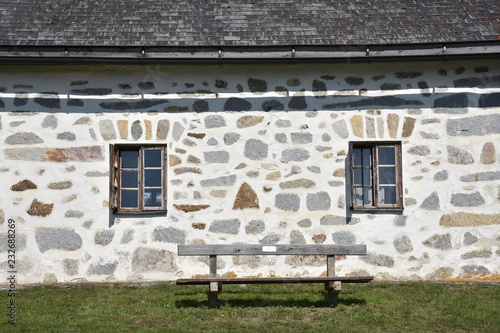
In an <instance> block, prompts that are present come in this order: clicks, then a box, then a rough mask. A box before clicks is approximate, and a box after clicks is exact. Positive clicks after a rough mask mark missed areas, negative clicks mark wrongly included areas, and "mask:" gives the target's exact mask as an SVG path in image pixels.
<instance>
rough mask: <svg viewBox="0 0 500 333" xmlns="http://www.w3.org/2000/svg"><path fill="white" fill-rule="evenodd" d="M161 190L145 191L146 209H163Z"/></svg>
mask: <svg viewBox="0 0 500 333" xmlns="http://www.w3.org/2000/svg"><path fill="white" fill-rule="evenodd" d="M162 197H163V195H162V191H161V189H159V188H158V189H156V188H155V189H152V188H148V189H146V190H145V191H144V206H145V207H161V205H162V201H163V198H162Z"/></svg>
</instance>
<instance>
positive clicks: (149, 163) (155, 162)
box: [144, 149, 161, 168]
mask: <svg viewBox="0 0 500 333" xmlns="http://www.w3.org/2000/svg"><path fill="white" fill-rule="evenodd" d="M144 166H145V167H146V168H159V167H161V150H159V149H154V150H152V149H147V150H145V151H144Z"/></svg>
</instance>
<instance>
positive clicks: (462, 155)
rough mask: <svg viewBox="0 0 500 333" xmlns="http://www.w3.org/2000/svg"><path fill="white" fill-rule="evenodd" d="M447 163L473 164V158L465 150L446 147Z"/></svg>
mask: <svg viewBox="0 0 500 333" xmlns="http://www.w3.org/2000/svg"><path fill="white" fill-rule="evenodd" d="M446 150H447V151H448V162H450V163H452V164H473V163H474V157H473V156H472V154H471V153H469V152H468V151H466V150H463V149H459V148H456V147H453V146H447V147H446Z"/></svg>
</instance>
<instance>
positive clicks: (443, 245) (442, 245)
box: [422, 234, 452, 250]
mask: <svg viewBox="0 0 500 333" xmlns="http://www.w3.org/2000/svg"><path fill="white" fill-rule="evenodd" d="M422 244H424V245H425V246H428V247H432V248H434V249H438V250H451V248H452V245H451V234H444V235H438V234H436V235H433V236H432V237H431V238H429V239H427V240H425V241H424V242H423V243H422Z"/></svg>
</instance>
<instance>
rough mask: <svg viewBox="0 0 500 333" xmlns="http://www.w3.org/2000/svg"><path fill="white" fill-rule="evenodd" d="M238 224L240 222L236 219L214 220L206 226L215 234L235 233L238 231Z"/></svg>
mask: <svg viewBox="0 0 500 333" xmlns="http://www.w3.org/2000/svg"><path fill="white" fill-rule="evenodd" d="M240 225H241V222H240V220H238V219H231V220H215V221H213V222H212V224H211V225H210V228H208V231H209V232H213V233H216V234H230V235H236V234H238V232H239V231H240Z"/></svg>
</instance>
